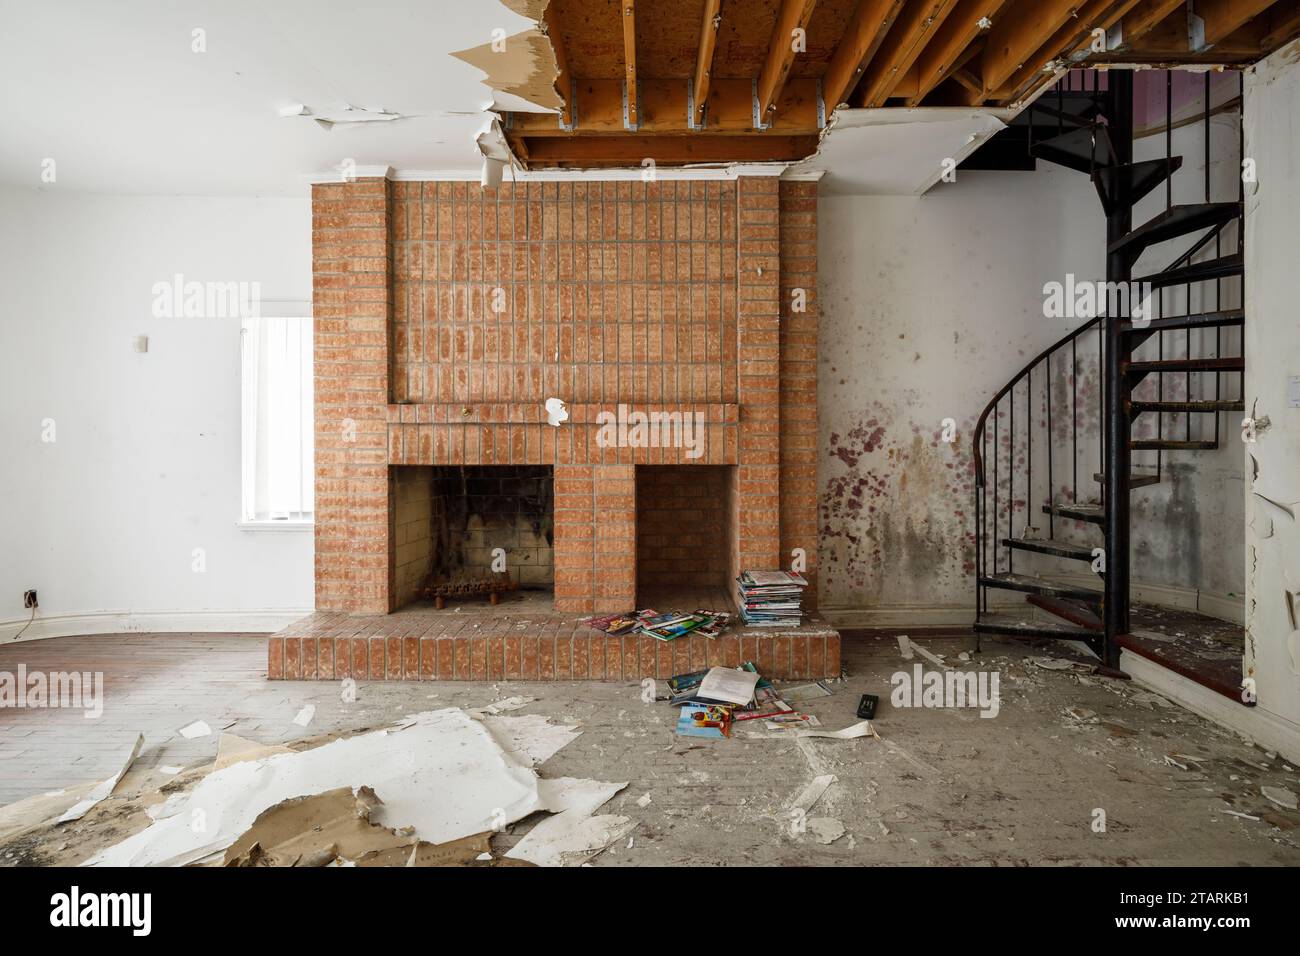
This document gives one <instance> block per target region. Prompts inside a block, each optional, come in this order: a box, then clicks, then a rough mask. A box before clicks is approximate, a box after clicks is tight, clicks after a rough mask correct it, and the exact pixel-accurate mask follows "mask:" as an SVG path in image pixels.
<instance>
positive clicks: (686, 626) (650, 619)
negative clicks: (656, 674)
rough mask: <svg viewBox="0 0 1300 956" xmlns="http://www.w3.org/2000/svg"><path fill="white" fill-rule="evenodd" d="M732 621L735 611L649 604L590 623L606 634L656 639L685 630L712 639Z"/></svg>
mask: <svg viewBox="0 0 1300 956" xmlns="http://www.w3.org/2000/svg"><path fill="white" fill-rule="evenodd" d="M730 622H731V614H729V613H728V612H726V611H707V610H702V609H701V610H696V611H694V612H692V613H690V614H687V613H684V612H682V611H670V612H669V613H667V614H660V613H659V612H658V611H656V610H653V609H651V608H647V609H646V610H644V611H629V612H627V613H626V614H610V615H607V616H605V617H593V618H592V619H591V620H589V621H588V622H587V623H588V624H589V625H590V626H591V627H594V628H595V629H596V630H598V631H604V632H605V633H606V634H611V635H619V634H631V633H633V632H636V633H639V634H648V635H650V636H651V637H653V638H654V639H655V640H659V641H671V640H674V639H676V638H679V637H681V636H682V635H683V634H699V635H701V636H702V637H707V638H709V639H710V640H714V639H716V638H717V636H718V635H719V634H721V633H722V632H723V631H724V630H726V628H727V625H728V624H729V623H730Z"/></svg>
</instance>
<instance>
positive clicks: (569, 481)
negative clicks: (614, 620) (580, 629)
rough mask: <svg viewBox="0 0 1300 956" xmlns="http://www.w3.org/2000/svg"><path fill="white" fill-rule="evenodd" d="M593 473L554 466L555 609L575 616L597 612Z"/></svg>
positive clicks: (588, 467) (584, 467)
mask: <svg viewBox="0 0 1300 956" xmlns="http://www.w3.org/2000/svg"><path fill="white" fill-rule="evenodd" d="M591 472H592V466H591V465H560V464H557V465H555V472H554V477H555V538H554V546H555V609H556V610H557V611H565V612H568V613H572V614H591V613H593V612H594V611H595V604H594V602H593V601H592V594H593V592H594V589H595V588H594V585H595V580H596V570H595V562H594V559H593V557H592V547H593V544H594V540H595V534H596V523H595V516H594V513H593V511H592V477H591ZM624 610H626V608H625V609H624Z"/></svg>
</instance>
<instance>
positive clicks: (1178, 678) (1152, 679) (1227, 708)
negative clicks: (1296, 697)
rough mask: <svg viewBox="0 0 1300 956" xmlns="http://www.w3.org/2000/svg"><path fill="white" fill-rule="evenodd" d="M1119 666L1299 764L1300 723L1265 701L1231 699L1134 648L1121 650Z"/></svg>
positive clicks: (1142, 681) (1196, 711) (1173, 697)
mask: <svg viewBox="0 0 1300 956" xmlns="http://www.w3.org/2000/svg"><path fill="white" fill-rule="evenodd" d="M1119 667H1120V670H1122V671H1124V673H1126V674H1128V675H1129V676H1131V677H1132V678H1133V680H1134V681H1135V682H1137V683H1138V684H1141V685H1142V686H1143V687H1148V688H1150V689H1151V690H1154V691H1156V692H1157V693H1159V694H1163V695H1164V696H1165V697H1168V698H1169V699H1170V700H1172V701H1174V702H1175V703H1178V704H1181V705H1182V706H1183V707H1185V708H1187V709H1188V710H1190V711H1191V712H1192V713H1194V714H1199V715H1200V716H1202V717H1204V718H1205V719H1206V720H1212V721H1214V723H1216V724H1218V725H1219V726H1221V727H1226V728H1228V729H1229V730H1231V731H1233V732H1234V733H1238V734H1241V735H1242V736H1243V737H1246V738H1247V739H1249V740H1252V741H1254V742H1255V743H1257V744H1259V746H1261V747H1263V748H1264V749H1265V750H1271V751H1275V752H1276V753H1279V754H1281V755H1282V756H1283V757H1284V758H1285V759H1286V760H1287V761H1289V762H1290V763H1292V764H1300V724H1297V723H1295V722H1293V721H1291V720H1288V719H1287V718H1285V717H1282V716H1279V715H1278V714H1274V713H1272V712H1270V711H1268V710H1266V709H1265V708H1264V707H1263V706H1262V705H1259V704H1256V705H1255V706H1254V707H1246V706H1244V705H1242V704H1240V703H1238V702H1237V701H1235V700H1229V699H1228V698H1226V697H1224V696H1223V695H1222V694H1219V693H1216V692H1215V691H1212V690H1210V688H1208V687H1203V686H1202V685H1200V684H1198V683H1196V681H1194V680H1189V679H1188V678H1186V677H1183V676H1182V675H1181V674H1177V673H1175V672H1174V671H1171V670H1169V669H1168V668H1166V667H1162V666H1161V665H1159V664H1157V663H1155V662H1154V661H1150V660H1147V659H1146V658H1145V657H1141V656H1139V655H1137V654H1134V653H1133V652H1132V651H1128V650H1122V651H1121V652H1120V658H1119Z"/></svg>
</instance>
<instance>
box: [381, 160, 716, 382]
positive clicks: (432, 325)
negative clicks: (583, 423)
mask: <svg viewBox="0 0 1300 956" xmlns="http://www.w3.org/2000/svg"><path fill="white" fill-rule="evenodd" d="M392 189H393V292H394V296H393V323H392V334H391V342H392V358H393V400H394V401H396V402H399V403H401V402H412V403H425V404H428V403H485V402H528V403H540V402H542V401H544V400H545V399H546V398H547V397H549V396H552V395H559V396H564V398H565V400H566V401H568V402H571V403H581V402H598V403H613V402H619V401H623V402H641V403H660V402H665V403H666V402H692V403H707V402H714V403H731V402H734V401H735V394H736V375H735V369H736V354H737V353H736V347H737V342H736V310H737V290H736V275H735V269H736V228H737V226H736V215H735V194H736V185H735V184H734V183H729V182H700V181H694V182H663V183H644V182H589V183H588V182H559V183H541V182H525V183H503V184H502V185H501V187H500V188H498V189H496V190H485V189H480V188H479V186H478V184H476V183H466V182H430V183H394V184H393V187H392Z"/></svg>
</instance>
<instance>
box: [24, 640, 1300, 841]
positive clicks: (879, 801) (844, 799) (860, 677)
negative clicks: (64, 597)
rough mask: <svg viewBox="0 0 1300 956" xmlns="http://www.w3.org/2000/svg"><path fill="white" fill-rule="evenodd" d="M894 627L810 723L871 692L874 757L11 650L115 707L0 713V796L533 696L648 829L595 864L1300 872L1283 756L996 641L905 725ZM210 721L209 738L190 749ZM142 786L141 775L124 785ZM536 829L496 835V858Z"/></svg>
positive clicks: (123, 659)
mask: <svg viewBox="0 0 1300 956" xmlns="http://www.w3.org/2000/svg"><path fill="white" fill-rule="evenodd" d="M894 633H895V632H883V631H882V632H878V635H879V636H878V637H877V638H876V639H864V638H857V639H846V640H845V646H844V657H845V666H846V671H847V674H848V676H847V679H845V680H844V681H843V682H840V683H834V684H832V685H831V686H832V687H833V689H834V695H833V696H831V697H826V698H821V699H819V700H818V701H816V702H815V703H813V704H811V705H807V706H803V709H804V710H805V711H806V712H810V713H815V714H816V715H818V717H819V718H820V719H821V721H822V722H823V724H824V725H825V726H826V727H828V728H832V729H835V728H839V727H844V726H847V725H849V724H851V723H853V722H854V721H855V720H856V718H855V717H854V710H855V708H856V705H857V701H858V697H859V695H860V694H862V693H873V694H878V695H880V697H881V704H880V710H879V712H878V713H877V717H876V721H875V727H876V730H877V732H878V733H879V734H880V737H881V738H882V739H881V740H879V741H877V740H873V739H870V738H867V739H860V740H849V741H837V740H803V741H785V740H742V739H731V740H700V739H691V738H683V737H678V736H676V735H675V734H674V733H673V723H674V717H675V712H674V711H673V710H672V709H671V708H670V707H669V706H668V705H667V704H666V703H651V704H646V703H643V702H642V700H641V688H640V686H639V685H638V684H636V683H632V682H628V683H606V684H602V683H596V682H586V681H584V682H572V683H523V682H502V683H492V684H474V683H381V682H375V683H370V682H362V683H361V684H360V685H359V694H358V699H357V700H356V701H355V702H354V703H344V702H343V701H342V699H341V695H340V693H339V688H338V686H337V684H333V683H323V682H297V681H291V682H285V681H278V682H268V681H266V680H265V679H264V675H265V662H266V638H265V636H263V635H213V634H152V635H112V636H94V637H82V638H58V639H52V640H45V641H33V642H29V643H24V644H17V645H10V646H7V647H4V648H0V671H10V672H13V671H16V669H17V667H18V665H19V664H20V663H23V664H26V666H27V668H28V669H29V670H38V669H39V670H66V669H78V670H102V671H104V673H105V675H106V681H107V689H106V705H105V711H104V714H103V716H102V717H101V718H99V719H97V720H89V719H86V718H85V717H83V716H82V715H81V713H80V712H79V711H71V710H61V711H60V710H31V709H28V710H13V709H4V710H0V803H7V802H10V801H14V800H18V799H21V798H23V797H26V796H30V795H34V794H39V793H43V792H46V791H49V790H54V789H58V788H63V787H67V786H71V785H75V784H80V783H85V782H87V781H93V780H99V779H102V778H104V777H106V776H108V775H110V774H111V773H112V772H114V770H115V769H116V768H114V766H113V763H114V760H115V759H120V755H121V753H122V751H123V749H124V748H127V747H129V746H130V743H131V742H132V741H133V740H134V736H135V734H136V733H137V732H143V733H144V735H145V748H144V750H143V752H142V754H141V757H140V760H139V761H138V765H139V768H140V769H141V770H143V769H145V768H155V767H158V766H161V765H191V764H197V763H200V762H207V761H210V760H211V759H212V757H213V755H214V753H215V750H216V745H217V732H219V731H221V730H223V729H224V730H228V731H230V732H232V733H236V734H239V735H241V736H244V737H248V738H252V739H255V740H258V741H261V742H265V743H274V742H284V741H288V740H292V739H295V738H298V737H307V736H316V735H319V734H322V733H325V732H328V731H331V730H345V729H350V728H357V727H362V726H369V725H374V724H377V723H382V722H384V721H386V720H389V719H396V718H398V717H400V716H402V715H404V714H407V713H411V712H413V711H416V710H423V709H433V708H439V707H447V706H482V705H484V704H487V703H490V702H492V701H494V700H498V699H501V698H504V697H508V696H512V695H524V696H531V697H535V698H537V700H536V701H535V702H534V703H531V704H529V705H528V706H527V707H525V708H524V709H523V710H521V711H519V713H540V714H545V715H548V716H549V717H551V718H553V719H555V720H557V721H562V722H565V723H570V724H578V725H580V726H581V729H582V731H583V733H582V735H581V736H580V737H579V738H578V739H577V740H575V741H574V742H573V743H571V744H570V745H569V746H567V747H565V748H564V749H563V750H561V751H560V752H559V753H558V754H557V755H555V756H554V757H553V758H552V759H551V760H550V761H548V762H547V763H546V764H544V765H543V767H542V768H541V772H542V774H543V776H553V777H557V776H575V777H592V778H597V779H604V780H620V781H621V780H627V781H628V786H627V788H626V789H625V790H623V791H622V792H621V793H620V794H618V795H617V796H616V797H615V798H614V799H613V800H612V801H611V802H610V803H609V804H606V806H605V808H604V809H603V811H602V812H605V813H619V814H624V815H626V816H629V817H631V818H633V819H634V820H635V821H637V827H636V830H635V832H634V835H633V842H632V846H631V847H630V848H629V847H628V846H627V844H626V843H621V844H619V845H617V846H615V847H612V848H610V849H609V850H607V851H606V852H604V853H602V854H601V855H600V856H598V857H597V858H596V859H595V861H594V862H595V864H596V865H599V866H619V865H678V864H684V863H685V864H697V865H698V864H714V863H721V864H726V863H740V864H745V863H752V864H766V865H819V864H831V865H834V864H859V865H880V864H923V865H953V864H978V863H987V864H999V865H1019V864H1122V865H1146V864H1169V865H1186V864H1217V865H1247V864H1249V865H1261V864H1264V865H1267V864H1288V865H1296V864H1300V829H1296V827H1298V826H1300V814H1298V813H1296V812H1294V811H1287V810H1282V809H1279V808H1277V807H1276V806H1274V805H1273V804H1271V803H1270V802H1269V801H1268V800H1267V799H1265V798H1264V797H1263V796H1262V795H1261V794H1260V787H1261V786H1262V785H1272V786H1275V787H1283V788H1287V789H1290V790H1292V791H1300V782H1297V776H1298V775H1297V773H1296V771H1295V769H1294V768H1291V767H1289V766H1287V765H1286V764H1285V763H1284V762H1283V760H1281V759H1280V758H1278V757H1275V756H1270V755H1268V754H1265V753H1264V752H1263V751H1261V750H1259V749H1258V748H1256V747H1253V746H1251V745H1250V744H1248V743H1246V742H1244V741H1243V740H1241V739H1240V738H1238V737H1236V736H1235V735H1233V734H1231V733H1229V732H1227V731H1225V730H1222V729H1220V728H1218V727H1217V726H1215V725H1213V724H1210V723H1208V722H1206V721H1204V720H1202V719H1200V718H1198V717H1196V716H1195V715H1193V714H1191V713H1189V712H1187V711H1185V710H1182V709H1181V708H1178V707H1176V706H1172V705H1171V706H1161V705H1160V704H1159V703H1157V702H1154V701H1152V700H1150V699H1145V698H1144V696H1143V695H1142V693H1141V691H1140V688H1138V687H1136V686H1134V685H1132V684H1130V683H1127V682H1118V681H1109V680H1105V679H1103V678H1100V677H1094V676H1090V675H1088V674H1086V673H1076V672H1071V671H1061V670H1045V669H1043V668H1040V667H1038V666H1037V665H1035V664H1034V663H1032V661H1031V660H1030V658H1032V657H1034V656H1042V655H1051V654H1054V653H1056V652H1057V650H1056V648H1054V647H1047V648H1043V649H1033V648H1028V647H1024V646H1022V645H1018V644H1012V643H997V642H993V641H986V642H985V652H984V653H983V654H982V655H980V656H979V657H977V658H974V659H973V660H972V661H971V662H965V661H958V660H956V655H957V654H958V653H959V652H960V651H963V650H969V649H970V648H971V647H972V642H970V641H969V640H965V639H961V638H953V637H947V638H934V639H929V640H924V641H923V646H925V647H927V648H929V649H930V650H933V651H935V652H937V653H941V654H945V655H947V657H948V659H949V660H950V661H952V663H953V664H954V665H955V666H957V667H961V668H969V669H972V670H975V669H985V670H990V671H993V670H996V671H997V672H998V673H999V675H1000V681H1001V697H1002V702H1001V709H1000V712H999V713H998V715H997V716H996V717H995V718H992V719H984V718H980V717H979V716H978V711H976V710H956V709H910V708H908V709H900V708H894V707H892V706H891V705H890V702H889V692H890V684H889V680H890V675H891V674H893V673H894V672H895V671H898V670H906V671H908V672H910V671H911V669H912V666H913V664H915V663H916V662H917V661H918V660H919V658H917V659H916V660H913V661H904V660H903V659H902V658H901V656H900V653H899V649H898V645H897V644H896V642H895V640H894V636H893V635H894ZM912 636H913V638H914V639H918V640H920V639H922V638H921V635H920V634H917V633H915V632H914V633H913V635H912ZM1060 650H1061V651H1062V652H1066V649H1064V648H1061V649H1060ZM1067 653H1068V652H1067ZM660 689H661V692H662V689H663V685H662V684H661V685H660ZM307 703H312V704H315V705H316V713H315V717H314V719H313V720H312V721H311V723H310V725H309V726H307V727H305V728H303V727H299V726H297V725H295V724H294V723H293V718H294V716H295V715H296V714H297V713H298V712H299V710H300V709H301V708H302V707H303V705H305V704H307ZM1072 708H1074V709H1075V714H1076V716H1072V715H1071V714H1070V713H1069V711H1070V710H1071V709H1072ZM1080 716H1082V718H1083V719H1082V720H1081V719H1079V717H1080ZM199 719H202V720H204V721H206V722H207V723H208V724H209V725H210V726H211V727H212V728H213V731H214V733H213V735H212V736H210V737H203V738H197V739H194V740H187V739H185V738H183V737H181V736H180V735H179V734H178V733H177V730H178V729H179V728H180V727H182V726H184V725H186V724H188V723H190V722H191V721H194V720H199ZM137 772H140V771H137ZM817 774H834V775H835V776H836V777H837V778H838V782H837V783H835V784H833V785H832V786H831V787H830V789H829V790H828V791H827V792H826V793H825V795H824V796H823V797H822V798H821V800H820V801H819V802H818V803H817V805H816V806H815V807H814V808H813V810H812V811H811V813H810V814H809V816H812V817H829V818H833V819H835V820H838V821H840V823H842V824H843V826H844V829H845V831H846V832H845V835H844V836H842V837H840V838H839V839H837V840H835V842H833V843H831V844H829V845H822V844H819V843H817V842H815V841H814V839H813V838H812V836H811V835H809V834H807V833H805V834H803V835H800V834H797V833H794V832H792V827H791V816H790V805H791V802H792V801H793V800H794V798H795V797H796V795H797V794H798V793H799V792H800V790H801V789H802V788H803V787H804V786H805V784H807V783H808V782H809V781H810V780H811V779H812V777H813V776H814V775H817ZM133 776H134V774H133ZM130 785H131V777H128V778H127V780H126V781H124V782H123V784H122V785H120V787H119V790H118V792H119V793H121V792H123V789H122V788H126V787H129V786H130ZM646 796H649V798H650V800H649V803H647V804H646V805H645V806H642V805H641V802H644V801H643V799H642V798H644V797H646ZM639 801H640V802H639ZM1097 809H1101V810H1104V811H1105V819H1106V830H1105V832H1104V833H1098V832H1094V830H1093V822H1094V820H1095V819H1096V816H1095V813H1094V811H1095V810H1097ZM1228 811H1235V812H1236V813H1239V814H1245V815H1247V816H1249V817H1256V818H1258V819H1247V818H1246V817H1244V816H1234V815H1233V814H1232V813H1229V812H1228ZM528 825H529V823H528V821H522V822H521V823H520V824H518V825H516V827H515V828H513V832H510V831H508V832H506V833H504V834H502V835H500V836H498V837H496V838H494V849H500V848H504V847H506V846H508V845H509V844H510V843H512V842H513V841H514V840H515V839H517V838H518V835H519V833H521V832H523V831H524V830H525V829H526V828H527V827H528ZM4 862H5V860H4V859H3V858H0V864H3V863H4ZM10 862H12V861H10Z"/></svg>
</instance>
